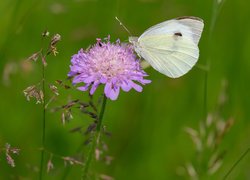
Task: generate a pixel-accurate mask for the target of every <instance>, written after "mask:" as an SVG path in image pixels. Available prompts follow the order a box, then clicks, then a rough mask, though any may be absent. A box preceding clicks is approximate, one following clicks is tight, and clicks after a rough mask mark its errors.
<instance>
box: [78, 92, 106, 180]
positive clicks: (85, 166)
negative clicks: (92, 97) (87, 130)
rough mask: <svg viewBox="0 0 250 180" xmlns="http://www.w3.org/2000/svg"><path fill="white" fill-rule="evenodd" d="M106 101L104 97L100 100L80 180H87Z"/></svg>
mask: <svg viewBox="0 0 250 180" xmlns="http://www.w3.org/2000/svg"><path fill="white" fill-rule="evenodd" d="M106 101H107V97H106V96H105V95H104V96H103V100H102V107H101V111H100V114H99V117H98V122H97V126H96V131H95V134H94V137H93V141H92V145H91V147H90V150H89V153H88V156H87V159H86V163H85V165H84V167H83V169H82V171H83V174H82V180H86V179H87V175H88V170H89V166H90V163H91V160H92V157H93V154H94V152H95V149H96V146H97V144H98V141H99V138H100V132H101V127H102V119H103V115H104V111H105V106H106Z"/></svg>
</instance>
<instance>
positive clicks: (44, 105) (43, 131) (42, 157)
mask: <svg viewBox="0 0 250 180" xmlns="http://www.w3.org/2000/svg"><path fill="white" fill-rule="evenodd" d="M42 91H43V119H42V150H41V161H40V172H39V179H40V180H42V179H43V164H44V148H45V127H46V92H45V67H44V64H42Z"/></svg>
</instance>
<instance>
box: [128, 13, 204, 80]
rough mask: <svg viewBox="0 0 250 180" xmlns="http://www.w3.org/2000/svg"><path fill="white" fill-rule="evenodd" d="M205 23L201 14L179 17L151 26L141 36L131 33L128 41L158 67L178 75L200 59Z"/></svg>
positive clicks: (184, 72) (142, 55)
mask: <svg viewBox="0 0 250 180" xmlns="http://www.w3.org/2000/svg"><path fill="white" fill-rule="evenodd" d="M203 27H204V23H203V20H202V19H200V18H197V17H180V18H176V19H172V20H169V21H165V22H162V23H160V24H157V25H155V26H152V27H151V28H149V29H148V30H146V31H145V32H144V33H143V34H142V35H141V36H140V37H139V38H138V37H129V42H130V43H132V44H133V46H134V49H135V51H136V52H137V54H138V55H139V56H140V57H143V58H144V59H145V60H146V61H147V62H148V63H149V64H150V65H151V66H152V67H153V68H154V69H155V70H157V71H159V72H160V73H162V74H165V75H166V76H169V77H171V78H177V77H180V76H182V75H184V74H186V73H187V72H188V71H189V70H190V69H191V68H192V67H193V66H194V65H195V63H196V62H197V60H198V58H199V48H198V42H199V40H200V37H201V33H202V30H203Z"/></svg>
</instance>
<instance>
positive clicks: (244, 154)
mask: <svg viewBox="0 0 250 180" xmlns="http://www.w3.org/2000/svg"><path fill="white" fill-rule="evenodd" d="M249 152H250V148H248V149H247V150H246V151H245V152H244V153H243V154H242V155H241V156H240V158H239V159H238V160H237V161H236V162H235V163H234V164H233V166H232V167H231V168H230V169H229V171H228V172H227V174H226V175H225V176H224V178H223V180H225V179H227V178H228V176H229V175H230V174H231V172H232V171H233V170H234V169H235V167H236V166H237V165H238V164H239V163H240V161H241V160H242V159H243V158H244V157H245V156H246V155H247V154H248V153H249Z"/></svg>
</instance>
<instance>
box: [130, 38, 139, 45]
mask: <svg viewBox="0 0 250 180" xmlns="http://www.w3.org/2000/svg"><path fill="white" fill-rule="evenodd" d="M128 41H129V42H130V43H131V44H133V45H134V46H135V45H136V44H137V43H138V37H135V36H130V37H129V38H128Z"/></svg>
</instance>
